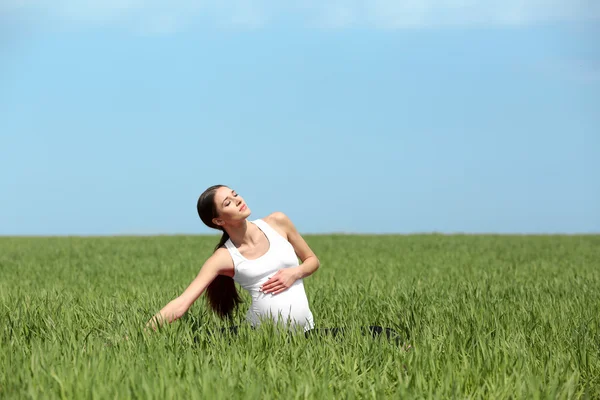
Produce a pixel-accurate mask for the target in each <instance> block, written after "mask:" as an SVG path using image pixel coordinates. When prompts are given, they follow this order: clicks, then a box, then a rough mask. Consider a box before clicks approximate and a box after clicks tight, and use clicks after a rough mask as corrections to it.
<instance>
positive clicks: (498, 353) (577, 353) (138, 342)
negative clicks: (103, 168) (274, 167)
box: [0, 235, 600, 399]
mask: <svg viewBox="0 0 600 400" xmlns="http://www.w3.org/2000/svg"><path fill="white" fill-rule="evenodd" d="M216 240H217V238H216V237H185V236H180V237H145V238H142V237H138V238H135V237H134V238H127V237H119V238H0V320H1V325H0V346H1V351H0V371H1V372H0V398H24V397H25V398H28V397H32V398H61V397H62V398H69V399H75V398H161V399H163V398H173V397H177V398H192V399H194V398H198V399H200V398H203V399H206V398H210V399H219V398H223V399H226V398H227V399H229V398H265V397H268V398H285V399H295V398H385V397H391V398H429V397H431V398H448V397H453V396H455V397H458V398H486V399H487V398H579V397H581V398H599V397H600V237H599V236H562V237H561V236H539V237H530V236H442V235H423V236H308V237H307V241H308V242H309V244H310V245H311V247H312V248H313V249H314V250H315V252H316V253H317V255H318V256H319V258H320V260H321V264H322V267H321V268H320V269H319V270H318V271H317V273H316V274H314V275H313V276H311V277H309V278H307V279H306V280H305V288H306V291H307V294H308V297H309V301H310V304H311V308H312V311H313V314H314V316H315V322H316V324H317V325H318V326H319V327H346V329H347V333H346V334H345V335H343V336H341V337H310V338H308V339H307V338H305V337H304V336H303V335H297V336H290V335H285V334H281V333H280V332H277V331H276V330H274V329H273V327H269V326H265V327H262V328H260V329H258V330H252V329H250V328H249V327H247V326H246V325H245V323H244V315H245V311H246V308H245V307H246V306H247V304H248V303H247V302H248V301H249V299H248V296H247V295H246V294H245V293H244V294H243V297H244V299H245V300H246V303H245V304H244V307H242V308H241V309H240V310H239V311H238V312H237V313H236V315H235V317H234V320H233V321H232V322H231V324H233V325H240V331H239V333H238V335H233V336H231V335H227V334H225V335H223V334H214V335H209V334H208V332H209V331H211V332H212V331H218V330H219V328H221V327H226V326H228V325H230V323H227V322H224V321H221V320H219V319H218V318H217V317H216V316H215V315H213V314H212V313H211V312H210V311H208V309H207V307H206V305H205V303H204V299H203V298H201V299H200V300H199V301H198V302H196V304H194V306H193V307H192V308H191V309H190V311H189V312H188V314H187V315H186V316H185V317H184V318H183V319H181V320H180V321H177V322H176V323H174V324H172V325H169V326H167V327H165V328H164V329H160V331H158V332H155V333H152V334H148V333H145V332H144V331H143V327H144V325H145V323H146V321H147V320H148V319H149V318H150V317H151V316H152V315H153V314H154V313H155V312H156V311H158V310H159V309H160V308H161V307H162V306H163V305H164V304H166V302H168V301H169V300H171V299H172V298H174V297H175V296H177V295H178V294H179V293H180V292H181V291H182V290H183V289H184V288H185V287H186V286H187V284H188V283H189V282H190V281H191V280H192V279H193V278H194V277H195V275H196V274H197V272H198V270H199V268H200V266H201V265H202V262H203V261H204V260H205V259H206V258H207V257H208V256H209V255H210V253H211V249H212V247H213V246H214V244H215V243H216ZM369 325H381V326H384V327H390V328H393V329H394V330H396V331H397V332H398V333H399V334H400V335H401V337H402V339H403V340H402V342H405V343H410V345H411V346H412V348H411V350H409V351H405V350H404V349H403V347H402V345H398V344H396V343H395V342H393V341H387V340H383V339H376V340H374V339H372V338H371V337H370V336H365V335H362V334H361V330H360V328H361V327H366V326H369Z"/></svg>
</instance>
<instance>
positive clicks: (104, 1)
mask: <svg viewBox="0 0 600 400" xmlns="http://www.w3.org/2000/svg"><path fill="white" fill-rule="evenodd" d="M27 13H32V14H35V15H38V16H39V15H44V17H43V18H45V19H50V20H52V21H57V22H58V21H60V22H72V23H84V24H87V23H126V24H128V25H130V26H132V27H134V28H144V29H150V30H152V29H155V30H157V31H160V32H163V31H164V32H169V31H173V30H176V29H180V28H183V27H185V26H188V25H195V24H203V25H204V24H214V25H225V26H242V27H250V28H256V27H261V26H265V25H268V24H270V23H278V22H279V21H286V22H290V21H295V22H299V23H302V24H307V25H311V26H320V27H326V28H344V27H367V28H378V29H405V28H427V27H438V26H473V25H488V26H489V25H528V24H535V23H540V22H550V21H581V20H597V21H600V1H597V0H487V1H485V0H403V1H399V0H329V1H323V0H321V1H319V0H296V1H287V2H282V1H275V0H254V1H252V0H229V1H217V0H170V1H169V2H166V1H158V0H2V1H1V2H0V15H2V18H3V19H10V18H11V17H15V16H17V15H24V14H27Z"/></svg>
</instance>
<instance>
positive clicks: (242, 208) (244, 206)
mask: <svg viewBox="0 0 600 400" xmlns="http://www.w3.org/2000/svg"><path fill="white" fill-rule="evenodd" d="M246 208H247V207H246V205H245V204H244V205H243V206H241V207H240V212H241V211H244V210H245V209H246Z"/></svg>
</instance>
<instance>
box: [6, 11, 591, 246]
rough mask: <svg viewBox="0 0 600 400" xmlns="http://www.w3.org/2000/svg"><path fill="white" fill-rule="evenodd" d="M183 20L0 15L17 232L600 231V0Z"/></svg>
mask: <svg viewBox="0 0 600 400" xmlns="http://www.w3.org/2000/svg"><path fill="white" fill-rule="evenodd" d="M436 3H439V4H436ZM169 4H170V5H169V6H168V7H167V6H164V5H162V4H161V3H158V2H152V1H146V0H130V1H116V0H112V1H102V2H100V1H96V2H94V1H74V0H63V1H52V2H50V1H42V0H29V1H23V0H20V1H17V0H7V1H5V2H3V3H2V5H0V38H1V39H0V60H1V62H0V167H1V168H0V182H1V183H2V196H1V197H0V235H113V234H116V235H121V234H177V233H201V234H203V233H214V231H211V230H209V229H208V228H206V227H204V226H203V225H202V223H201V221H200V220H199V218H198V216H197V214H196V209H195V206H196V200H197V198H198V196H199V195H200V193H201V192H202V191H203V190H204V189H205V188H206V187H208V186H210V185H213V184H216V183H220V184H227V185H230V186H232V187H233V188H235V189H236V190H238V191H239V192H240V193H241V194H242V195H244V197H245V198H246V201H247V202H248V204H249V206H250V207H251V209H252V211H253V215H252V217H251V218H259V217H262V216H264V215H266V214H268V213H270V212H272V211H276V210H280V211H284V212H285V213H287V214H288V215H289V216H290V217H291V218H292V220H293V221H294V222H295V224H296V226H297V227H298V229H299V230H300V231H301V232H304V233H327V232H361V233H392V232H398V233H413V232H445V233H454V232H468V233H482V232H495V233H590V232H600V157H599V153H600V112H599V111H598V110H600V46H598V44H597V40H596V38H598V37H600V28H599V22H600V5H596V4H593V3H592V2H590V1H584V0H582V1H567V0H554V1H551V0H548V1H542V0H538V1H520V0H507V1H502V2H499V1H496V2H479V1H466V0H454V1H447V2H442V3H440V2H433V1H426V0H425V1H422V2H392V1H369V2H367V1H337V2H316V1H297V2H288V3H280V2H274V1H256V2H249V1H237V2H213V1H204V2H199V1H196V0H180V1H173V2H170V3H169Z"/></svg>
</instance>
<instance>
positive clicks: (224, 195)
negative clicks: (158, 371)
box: [149, 185, 319, 332]
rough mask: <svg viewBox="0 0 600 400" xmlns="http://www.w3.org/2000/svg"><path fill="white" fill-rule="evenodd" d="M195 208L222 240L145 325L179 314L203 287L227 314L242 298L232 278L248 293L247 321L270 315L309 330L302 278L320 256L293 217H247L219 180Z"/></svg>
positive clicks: (236, 196) (257, 322)
mask: <svg viewBox="0 0 600 400" xmlns="http://www.w3.org/2000/svg"><path fill="white" fill-rule="evenodd" d="M197 207H198V215H199V216H200V219H201V220H202V222H204V224H205V225H207V226H209V227H211V228H214V229H218V230H221V231H223V235H222V236H221V240H220V241H219V243H218V244H217V246H216V247H215V251H214V253H213V254H212V255H211V256H210V257H209V258H208V260H206V262H205V263H204V265H203V266H202V268H201V269H200V272H199V273H198V276H197V277H196V278H195V279H194V280H193V281H192V283H191V284H190V285H189V286H188V287H187V289H185V291H184V292H183V293H182V294H181V295H180V296H179V297H177V298H176V299H174V300H172V301H170V302H169V303H168V304H167V305H166V306H165V307H163V308H162V309H161V310H160V312H158V313H157V314H156V315H155V316H154V317H153V318H152V319H151V320H150V322H149V325H150V326H152V327H153V328H156V324H157V323H164V322H167V323H170V322H172V321H174V320H176V319H178V318H180V317H181V316H182V315H183V314H184V313H185V312H186V311H187V310H188V309H189V308H190V306H191V305H192V304H193V303H194V301H196V299H198V297H200V295H201V294H202V293H203V292H204V291H205V290H206V293H207V297H208V304H209V305H210V307H211V308H212V309H213V310H214V311H215V312H216V313H217V314H218V315H220V316H221V317H223V318H226V317H230V316H231V315H232V313H233V311H234V309H235V308H236V307H237V306H238V304H239V303H240V302H241V300H240V297H239V295H238V293H237V290H236V287H235V284H234V281H235V282H237V283H238V284H239V285H240V286H241V287H242V288H244V289H246V290H247V291H248V292H249V293H250V295H251V296H252V304H251V305H250V309H249V310H248V313H247V314H246V319H247V320H248V322H250V324H251V325H252V326H254V327H256V326H258V325H260V323H261V321H262V320H263V319H265V318H270V319H272V320H273V321H274V322H276V323H277V322H280V323H283V324H285V325H286V326H287V327H289V328H293V329H296V328H300V329H302V330H304V332H307V331H309V330H311V329H312V328H313V327H314V321H313V315H312V312H311V310H310V307H309V304H308V299H307V298H306V293H305V291H304V285H303V283H302V280H303V279H304V278H305V277H307V276H310V275H312V274H313V273H314V272H315V271H316V270H317V269H318V268H319V259H318V258H317V256H316V255H315V253H313V251H312V250H311V249H310V247H309V246H308V244H307V243H306V242H305V241H304V239H303V238H302V236H300V234H299V233H298V231H297V230H296V228H295V227H294V224H293V223H292V221H290V219H289V218H288V217H287V216H286V215H285V214H283V213H281V212H275V213H273V214H271V215H269V216H267V217H265V218H263V219H257V220H254V221H248V220H247V218H248V217H249V216H250V213H251V211H250V208H249V207H248V206H247V205H246V203H245V202H244V199H243V198H242V197H241V196H240V195H239V194H238V193H236V192H235V190H232V189H230V188H229V187H227V186H224V185H215V186H211V187H209V188H208V189H206V190H205V191H204V193H202V195H201V196H200V198H199V199H198V206H197ZM298 258H300V260H301V261H302V263H299V262H298Z"/></svg>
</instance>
